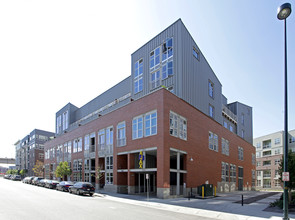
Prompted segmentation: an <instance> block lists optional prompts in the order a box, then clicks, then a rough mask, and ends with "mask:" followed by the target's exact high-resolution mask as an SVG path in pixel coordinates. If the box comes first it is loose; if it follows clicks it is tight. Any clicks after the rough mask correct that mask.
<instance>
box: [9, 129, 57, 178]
mask: <svg viewBox="0 0 295 220" xmlns="http://www.w3.org/2000/svg"><path fill="white" fill-rule="evenodd" d="M54 135H55V134H54V133H53V132H48V131H43V130H38V129H34V130H33V131H32V132H31V133H30V134H29V135H27V136H25V137H24V138H23V139H22V140H19V141H17V142H16V143H15V144H14V145H15V149H16V153H15V161H16V169H18V170H22V169H25V170H26V171H27V175H28V176H34V172H33V168H34V166H35V164H36V162H37V161H38V160H39V161H41V162H42V163H44V143H45V142H46V141H48V140H50V139H53V137H54Z"/></svg>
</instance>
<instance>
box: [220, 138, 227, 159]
mask: <svg viewBox="0 0 295 220" xmlns="http://www.w3.org/2000/svg"><path fill="white" fill-rule="evenodd" d="M221 144H222V154H225V155H227V156H229V141H228V140H226V139H224V138H222V139H221Z"/></svg>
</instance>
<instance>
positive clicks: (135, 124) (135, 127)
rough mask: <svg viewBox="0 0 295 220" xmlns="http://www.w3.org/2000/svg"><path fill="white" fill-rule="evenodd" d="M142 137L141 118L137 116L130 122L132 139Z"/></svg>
mask: <svg viewBox="0 0 295 220" xmlns="http://www.w3.org/2000/svg"><path fill="white" fill-rule="evenodd" d="M142 137H143V117H142V116H139V117H136V118H134V119H133V121H132V139H138V138H142Z"/></svg>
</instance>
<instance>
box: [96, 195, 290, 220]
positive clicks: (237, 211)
mask: <svg viewBox="0 0 295 220" xmlns="http://www.w3.org/2000/svg"><path fill="white" fill-rule="evenodd" d="M100 192H101V193H96V196H99V197H102V198H105V199H109V200H114V201H118V202H124V203H129V204H134V205H141V206H146V207H151V208H157V209H163V210H168V211H173V212H180V213H185V214H191V215H197V216H200V217H202V216H203V217H207V218H212V219H224V220H240V219H241V220H254V219H257V220H259V219H271V220H276V219H282V217H283V211H282V210H278V211H277V212H276V209H273V210H272V211H271V212H270V211H264V210H265V209H266V208H267V207H268V205H269V203H270V202H274V201H275V200H276V199H278V198H279V197H280V195H281V193H277V194H274V195H271V196H269V197H267V198H264V199H261V200H258V201H255V202H253V203H250V204H244V205H243V206H242V205H241V204H240V203H237V202H239V201H241V197H242V195H243V196H244V200H245V199H249V198H254V197H257V196H260V197H262V195H264V194H265V193H267V192H252V191H251V192H240V191H239V192H233V193H222V194H221V193H220V194H217V197H215V198H211V199H194V198H192V199H190V200H189V199H188V198H176V199H158V198H155V197H151V198H149V200H147V197H146V196H142V195H126V194H117V193H108V192H104V191H103V190H102V191H100ZM253 200H255V199H253ZM289 218H290V219H294V220H295V214H294V213H292V214H289Z"/></svg>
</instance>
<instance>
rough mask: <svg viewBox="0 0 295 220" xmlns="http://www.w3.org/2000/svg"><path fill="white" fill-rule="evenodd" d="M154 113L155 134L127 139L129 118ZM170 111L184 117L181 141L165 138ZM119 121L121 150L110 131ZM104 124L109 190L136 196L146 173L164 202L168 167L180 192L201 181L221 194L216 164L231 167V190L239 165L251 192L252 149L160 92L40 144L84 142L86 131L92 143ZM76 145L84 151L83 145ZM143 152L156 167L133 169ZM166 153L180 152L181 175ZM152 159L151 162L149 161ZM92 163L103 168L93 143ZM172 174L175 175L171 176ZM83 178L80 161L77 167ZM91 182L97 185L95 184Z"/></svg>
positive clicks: (76, 156) (48, 161)
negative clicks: (109, 142) (109, 153)
mask: <svg viewBox="0 0 295 220" xmlns="http://www.w3.org/2000/svg"><path fill="white" fill-rule="evenodd" d="M154 110H156V111H157V134H156V135H153V136H149V137H143V138H139V139H135V140H132V120H133V118H134V117H136V116H139V115H142V114H145V113H147V112H151V111H154ZM170 111H173V112H175V113H177V114H179V115H181V116H182V117H184V118H186V121H187V140H182V139H180V138H177V137H174V136H171V135H170V133H169V129H170V118H169V115H170ZM122 121H125V123H126V146H123V147H117V146H116V139H117V129H116V128H117V125H118V123H120V122H122ZM109 126H113V131H114V133H113V139H114V142H113V143H114V144H113V184H112V190H115V191H117V192H123V191H124V192H129V193H136V190H137V189H136V186H137V185H139V186H144V185H143V184H142V179H141V178H142V177H143V178H146V177H145V176H142V177H141V176H140V175H139V174H140V173H141V174H146V173H149V174H151V176H150V178H151V179H150V181H151V182H153V183H150V184H154V186H153V187H152V189H151V190H153V191H154V192H156V193H157V194H158V197H161V198H167V197H168V196H167V195H168V194H170V195H171V186H170V181H171V172H172V171H171V169H173V170H174V171H173V172H175V176H177V178H176V177H175V180H176V179H177V181H179V182H178V185H181V191H182V188H183V187H186V189H196V187H197V186H199V185H201V184H204V183H205V182H206V181H209V183H210V184H213V185H214V186H217V187H218V189H217V190H219V191H223V190H224V189H223V187H222V186H223V184H222V183H221V163H222V162H226V163H228V164H234V165H236V167H237V170H236V185H235V188H236V189H237V188H238V167H243V171H244V172H243V184H242V185H243V188H244V189H251V184H252V170H255V164H252V155H253V154H255V148H254V147H253V146H252V145H251V144H249V143H248V142H246V141H244V140H243V139H242V138H240V137H239V136H237V135H236V134H234V133H232V132H230V131H229V130H228V129H226V128H224V127H223V126H222V125H220V124H218V123H217V122H216V121H215V120H212V119H211V118H210V117H208V116H207V115H205V114H203V113H202V112H200V111H199V110H197V109H196V108H194V107H193V106H191V105H189V104H188V103H187V102H185V101H183V100H181V99H180V98H178V97H176V96H175V95H173V94H172V93H170V92H169V91H167V90H166V89H160V90H158V91H156V92H154V93H151V94H150V95H147V96H145V97H143V98H141V99H138V100H136V101H132V102H130V103H129V104H128V105H126V106H124V107H121V108H120V109H117V110H115V111H113V112H111V113H108V114H106V115H103V116H101V117H99V118H98V119H96V120H94V121H91V122H89V123H88V124H86V125H82V126H80V127H78V128H77V129H75V130H73V131H71V132H68V133H65V134H63V135H62V136H60V137H57V138H55V139H54V140H52V141H49V142H47V143H46V144H45V151H46V150H48V149H50V148H52V147H56V146H58V145H62V144H64V143H65V142H68V141H73V140H74V139H76V138H79V137H82V138H83V140H84V136H85V135H87V134H90V133H92V132H95V136H96V140H98V131H99V130H100V129H102V128H106V127H109ZM209 131H211V132H213V133H215V134H217V135H218V152H216V151H213V150H210V149H209V138H208V136H209ZM222 138H225V139H227V140H228V141H229V156H226V155H224V154H222V152H221V151H222V143H221V139H222ZM72 147H73V144H72ZM82 147H83V150H84V141H83V145H82ZM238 147H242V148H243V160H239V159H238ZM144 149H152V150H148V152H146V153H147V154H146V158H145V160H146V163H148V160H149V158H150V161H152V164H156V167H152V168H150V169H145V168H144V169H142V170H141V169H138V167H137V166H138V164H137V163H138V159H137V157H138V153H139V151H140V150H142V151H144ZM175 150H178V151H179V153H178V154H177V152H176V151H175ZM171 152H175V155H176V154H177V155H180V154H181V156H179V158H181V159H180V160H178V159H177V160H176V161H178V162H179V163H180V165H179V166H180V167H181V171H179V169H175V167H174V168H172V167H171V165H170V163H171V162H170V161H172V160H171V157H172V154H171ZM155 157H156V161H153V158H155ZM177 157H178V156H176V158H177ZM75 159H82V161H84V152H83V151H82V152H79V153H72V156H71V160H72V164H73V161H74V160H75ZM95 160H96V167H97V166H99V164H100V166H101V167H103V168H105V165H104V163H105V160H104V158H103V157H100V158H99V155H98V145H97V141H96V159H95ZM53 163H56V159H55V158H52V159H45V164H46V165H49V164H53ZM150 166H153V165H150ZM173 166H174V165H173ZM47 172H48V171H47ZM176 172H178V173H177V174H176ZM83 175H84V163H83V167H82V176H83ZM178 175H179V176H178ZM143 181H146V180H143ZM177 181H176V182H177ZM96 183H98V181H97V180H96ZM184 183H185V184H184ZM145 184H146V183H145ZM120 186H122V187H123V186H124V187H126V188H125V190H124V189H123V188H120ZM132 187H135V188H132ZM154 188H155V189H154ZM127 190H128V191H127ZM138 192H140V190H139V191H138ZM181 193H185V192H180V193H179V192H178V193H177V194H181Z"/></svg>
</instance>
